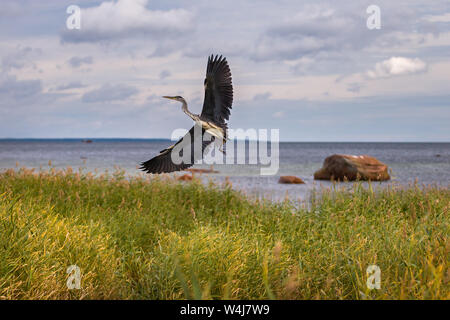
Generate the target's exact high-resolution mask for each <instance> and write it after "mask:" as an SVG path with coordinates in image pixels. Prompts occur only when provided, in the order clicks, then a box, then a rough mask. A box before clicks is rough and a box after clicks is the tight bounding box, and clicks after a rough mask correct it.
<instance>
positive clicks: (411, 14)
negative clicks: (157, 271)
mask: <svg viewBox="0 0 450 320" xmlns="http://www.w3.org/2000/svg"><path fill="white" fill-rule="evenodd" d="M372 4H375V5H377V6H378V7H379V8H380V12H381V28H380V29H374V30H369V29H368V28H367V26H366V20H367V18H368V17H369V14H368V13H367V12H366V8H367V7H368V6H369V5H372ZM69 5H78V6H79V7H80V8H81V29H80V30H68V29H67V28H66V19H67V18H68V16H69V14H67V13H66V9H67V7H68V6H69ZM449 52H450V2H449V1H433V2H430V1H424V0H423V1H416V0H408V1H403V0H400V1H395V2H393V1H384V0H383V1H373V0H371V1H358V2H357V4H355V3H354V2H352V1H312V0H311V1H286V0H285V1H276V2H275V1H264V0H262V1H245V0H240V1H206V0H205V1H203V0H197V1H182V0H178V1H167V0H166V1H153V0H148V1H146V0H118V1H74V0H73V1H61V0H58V1H57V0H53V1H45V0H41V1H32V0H29V1H23V0H22V1H17V0H15V1H12V0H11V1H10V0H6V1H5V0H2V5H1V10H0V138H7V137H12V138H25V137H31V138H58V137H61V138H62V137H66V138H70V137H124V138H169V137H170V136H171V134H172V131H173V130H174V129H177V128H186V129H188V128H189V127H190V126H191V125H192V121H191V120H190V119H189V118H188V117H186V115H185V114H183V113H182V112H181V108H180V105H179V104H176V103H173V102H171V101H166V100H164V99H162V98H161V96H162V95H182V96H183V97H185V98H186V100H187V101H188V103H189V106H190V109H191V111H193V112H194V113H200V111H201V106H202V101H203V78H204V74H205V68H206V61H207V56H208V55H209V54H211V53H219V54H223V55H225V56H226V57H227V60H228V61H229V64H230V67H231V71H232V75H233V84H234V91H235V97H234V104H233V110H232V114H231V118H230V127H232V128H243V129H246V128H256V129H258V128H264V129H271V128H278V129H280V137H281V140H284V141H447V142H448V141H450V99H449V98H450V55H449Z"/></svg>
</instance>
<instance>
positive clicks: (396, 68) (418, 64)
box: [367, 57, 427, 79]
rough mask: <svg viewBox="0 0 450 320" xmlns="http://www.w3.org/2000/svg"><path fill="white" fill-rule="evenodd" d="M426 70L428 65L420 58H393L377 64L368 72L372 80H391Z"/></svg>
mask: <svg viewBox="0 0 450 320" xmlns="http://www.w3.org/2000/svg"><path fill="white" fill-rule="evenodd" d="M426 68H427V64H426V63H425V62H424V61H422V60H420V59H418V58H415V59H410V58H404V57H392V58H390V59H387V60H384V61H381V62H378V63H377V64H375V68H374V69H373V70H369V71H367V76H368V77H369V78H371V79H375V78H389V77H393V76H400V75H406V74H414V73H419V72H423V71H425V70H426Z"/></svg>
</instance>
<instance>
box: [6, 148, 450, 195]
mask: <svg viewBox="0 0 450 320" xmlns="http://www.w3.org/2000/svg"><path fill="white" fill-rule="evenodd" d="M172 143H173V142H171V141H170V140H155V139H92V142H90V143H86V140H84V141H83V140H82V139H0V171H4V170H6V169H10V168H15V169H18V168H20V167H27V168H35V169H36V170H49V168H51V167H54V168H57V169H64V168H67V167H71V168H72V169H73V170H80V169H81V170H82V171H84V172H88V171H90V172H94V173H97V174H100V173H103V172H105V171H108V172H110V173H111V172H114V171H115V170H117V169H119V168H120V170H124V171H125V173H126V175H127V176H134V175H145V173H143V172H142V171H140V170H138V167H139V164H140V163H141V162H143V161H146V160H148V159H150V158H151V157H153V156H156V155H157V154H158V153H159V151H160V150H162V149H164V148H166V147H168V146H169V145H170V144H172ZM270 147H271V146H270V145H269V146H268V149H269V154H271V152H270V150H271V149H270ZM254 148H258V146H255V144H253V143H251V142H249V141H246V142H245V155H244V157H243V158H242V157H241V159H240V161H237V160H236V161H235V162H240V163H239V164H238V163H229V162H226V161H224V162H225V164H214V165H213V168H214V170H215V171H218V172H217V173H210V174H202V175H197V176H198V177H200V178H201V179H202V181H204V182H205V183H209V182H211V181H212V182H214V183H216V184H218V185H223V184H224V183H225V182H227V183H228V184H229V185H231V186H232V187H233V188H234V189H236V190H239V191H240V192H242V193H245V194H247V195H248V196H250V197H257V198H265V199H269V200H273V201H284V200H286V199H289V200H292V201H300V202H301V201H305V199H308V198H309V197H310V196H311V192H313V191H314V190H318V189H321V188H336V184H333V183H332V182H328V181H315V180H314V177H313V175H314V172H315V171H316V170H318V169H320V168H321V166H322V164H323V161H324V159H325V158H326V157H327V156H330V155H332V154H350V155H370V156H373V157H375V158H377V159H378V160H380V161H382V162H383V163H385V164H387V165H388V167H389V172H390V175H391V180H389V181H386V182H373V183H372V184H373V185H375V186H376V187H381V188H383V187H386V186H390V185H393V184H395V185H400V186H408V185H411V184H414V183H416V184H417V185H419V186H422V185H437V186H441V187H445V188H447V187H448V186H449V184H450V143H386V142H379V143H376V142H370V143H367V142H280V143H279V146H278V150H279V152H278V157H277V158H278V160H279V165H278V167H279V169H278V171H277V172H276V173H275V174H274V175H261V168H264V167H267V165H261V164H258V163H257V164H252V163H249V162H251V161H250V160H249V154H251V152H252V150H253V151H255V150H254ZM237 149H238V148H234V151H235V153H236V154H237V151H236V150H237ZM257 150H258V149H257ZM213 152H215V151H213ZM237 158H239V157H237ZM244 158H245V159H244ZM207 159H210V160H211V159H212V156H208V157H207ZM274 159H275V157H274ZM272 161H274V160H273V159H272ZM194 168H210V165H209V164H196V165H195V166H194ZM185 173H186V172H178V173H174V175H181V174H185ZM281 175H294V176H297V177H300V178H301V179H303V180H304V181H305V184H300V185H285V184H279V183H278V180H279V177H280V176H281ZM352 186H353V183H352V182H343V183H340V184H339V186H338V187H348V188H351V187H352Z"/></svg>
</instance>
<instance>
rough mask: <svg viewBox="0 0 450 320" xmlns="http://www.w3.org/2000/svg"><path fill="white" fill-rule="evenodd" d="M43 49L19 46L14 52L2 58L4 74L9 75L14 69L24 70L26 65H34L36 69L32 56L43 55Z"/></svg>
mask: <svg viewBox="0 0 450 320" xmlns="http://www.w3.org/2000/svg"><path fill="white" fill-rule="evenodd" d="M41 53H42V50H41V49H35V48H31V47H29V46H27V47H22V46H18V47H17V48H15V49H14V51H13V52H11V53H9V54H7V55H5V56H4V57H2V60H1V67H2V72H4V73H8V72H9V71H11V70H13V69H22V68H23V67H25V65H27V64H28V65H32V66H33V67H36V66H35V64H34V63H33V62H31V61H30V56H33V55H37V54H41Z"/></svg>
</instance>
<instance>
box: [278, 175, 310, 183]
mask: <svg viewBox="0 0 450 320" xmlns="http://www.w3.org/2000/svg"><path fill="white" fill-rule="evenodd" d="M278 183H290V184H304V183H305V182H304V181H303V180H302V179H300V178H299V177H296V176H281V177H280V180H278Z"/></svg>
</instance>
